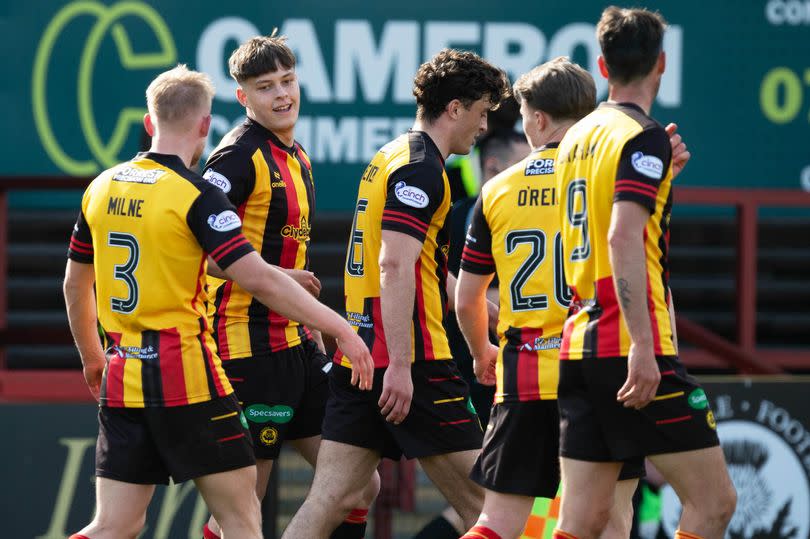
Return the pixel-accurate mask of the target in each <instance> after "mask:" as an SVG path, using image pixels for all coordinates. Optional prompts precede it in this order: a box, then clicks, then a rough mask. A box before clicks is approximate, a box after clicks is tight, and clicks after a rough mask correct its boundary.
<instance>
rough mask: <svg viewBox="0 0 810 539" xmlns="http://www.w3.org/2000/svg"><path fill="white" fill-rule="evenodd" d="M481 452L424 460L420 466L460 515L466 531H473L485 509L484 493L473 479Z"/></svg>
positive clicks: (466, 452) (432, 457)
mask: <svg viewBox="0 0 810 539" xmlns="http://www.w3.org/2000/svg"><path fill="white" fill-rule="evenodd" d="M479 453H480V450H478V449H471V450H467V451H455V452H452V453H444V454H441V455H433V456H430V457H422V458H420V459H419V464H420V465H421V466H422V468H423V469H424V470H425V473H426V474H427V476H428V477H429V478H430V480H431V481H432V482H433V484H434V485H436V487H437V488H438V489H439V491H440V492H441V493H442V494H443V495H444V497H445V499H446V500H447V501H448V502H449V503H450V505H451V506H453V509H455V510H456V512H458V514H459V516H460V517H461V519H462V520H463V521H464V527H465V528H466V529H469V528H471V527H472V526H473V525H474V524H475V522H476V520H477V518H478V515H479V514H480V513H481V508H482V507H483V505H484V489H483V488H482V487H481V486H479V485H477V484H476V483H474V482H473V481H472V480H471V479H470V470H472V467H473V464H475V459H476V458H478V454H479Z"/></svg>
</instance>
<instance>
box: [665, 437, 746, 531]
mask: <svg viewBox="0 0 810 539" xmlns="http://www.w3.org/2000/svg"><path fill="white" fill-rule="evenodd" d="M649 458H650V461H651V462H652V463H653V465H655V467H656V468H658V470H659V471H660V472H661V475H663V476H664V478H665V479H666V480H667V481H668V482H669V483H670V484H671V485H672V488H673V489H675V493H676V494H677V495H678V498H680V500H681V504H682V505H683V513H681V520H680V523H679V529H680V530H682V531H683V532H686V533H687V534H688V535H686V536H685V537H691V536H698V537H702V538H704V539H721V538H722V537H723V536H724V534H725V530H726V527H727V526H728V523H729V521H730V520H731V516H732V515H733V514H734V508H735V505H736V502H737V495H736V492H735V490H734V485H733V484H732V483H731V478H730V477H729V475H728V469H727V468H726V460H725V457H724V456H723V450H722V449H721V448H720V447H719V446H715V447H709V448H706V449H697V450H693V451H684V452H680V453H670V454H662V455H654V456H650V457H649Z"/></svg>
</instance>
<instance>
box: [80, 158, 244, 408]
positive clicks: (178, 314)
mask: <svg viewBox="0 0 810 539" xmlns="http://www.w3.org/2000/svg"><path fill="white" fill-rule="evenodd" d="M208 189H216V188H215V187H213V186H211V185H209V184H208V183H207V182H205V180H203V179H202V178H201V177H199V176H197V175H196V174H194V173H192V172H191V171H189V170H188V169H186V167H185V166H184V164H183V163H182V161H181V160H180V159H179V158H178V157H177V156H169V155H162V154H155V153H145V154H138V156H136V158H135V159H133V160H132V161H129V162H126V163H123V164H121V165H119V166H117V167H114V168H112V169H109V170H107V171H105V172H104V173H102V174H101V175H99V176H98V177H97V178H96V179H95V180H94V181H93V182H92V183H91V184H90V186H89V187H88V189H87V191H86V192H85V195H84V198H83V201H82V214H83V217H84V219H85V220H86V223H87V226H88V227H89V229H90V232H91V234H92V238H93V245H92V250H93V252H94V259H93V263H94V268H95V274H96V295H97V301H98V317H99V322H100V324H101V326H102V328H103V331H104V333H105V336H106V339H107V343H106V344H107V346H115V347H117V349H118V355H119V356H120V357H116V356H113V358H112V361H111V363H110V365H109V367H108V370H107V377H108V378H110V377H120V378H121V380H120V381H121V384H120V386H121V387H120V388H119V389H120V393H117V392H116V391H115V390H113V387H114V386H115V385H116V384H114V383H112V382H113V381H112V380H110V381H109V382H110V383H108V384H105V385H106V387H107V393H106V395H103V397H105V398H106V400H107V401H108V402H107V404H109V405H119V406H121V405H123V406H136V407H137V406H163V405H165V406H172V405H178V404H191V403H193V402H200V401H203V400H208V399H210V398H211V397H212V396H213V395H219V396H223V395H226V394H228V393H230V392H231V389H230V385H229V384H228V381H227V378H225V377H224V374H223V373H222V371H221V367H220V366H219V359H218V358H217V356H216V346H215V345H214V343H213V340H212V338H211V335H210V331H209V330H208V325H207V321H206V305H205V295H204V290H205V276H206V257H207V254H206V253H205V252H204V251H203V248H202V247H201V246H200V243H199V242H198V239H197V238H196V236H195V234H194V232H193V231H192V229H191V225H190V223H191V222H192V221H194V222H196V223H199V222H200V221H202V222H203V223H207V226H208V227H210V228H211V229H212V230H214V231H228V230H233V229H236V228H238V227H239V224H240V221H239V218H238V216H237V215H236V214H235V213H234V212H233V211H231V210H225V211H221V212H219V213H217V214H213V213H212V214H211V215H208V216H207V217H206V216H204V215H201V214H200V212H204V211H205V208H204V207H200V204H199V203H198V200H199V199H200V194H201V192H203V191H205V190H208ZM197 226H199V225H197ZM239 238H241V236H238V237H236V238H234V239H233V241H231V242H230V243H228V244H224V245H222V252H221V253H219V254H224V253H225V251H226V250H228V249H230V248H235V247H238V246H237V245H236V243H238V242H240V241H244V239H239ZM211 255H212V256H213V257H214V258H216V257H217V255H218V253H216V252H212V253H211ZM125 379H126V380H125Z"/></svg>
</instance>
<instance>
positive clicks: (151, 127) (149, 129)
mask: <svg viewBox="0 0 810 539" xmlns="http://www.w3.org/2000/svg"><path fill="white" fill-rule="evenodd" d="M143 128H144V129H145V130H146V134H147V135H149V136H150V137H154V136H155V124H153V123H152V117H151V116H150V115H149V113H148V112H147V113H146V114H144V115H143Z"/></svg>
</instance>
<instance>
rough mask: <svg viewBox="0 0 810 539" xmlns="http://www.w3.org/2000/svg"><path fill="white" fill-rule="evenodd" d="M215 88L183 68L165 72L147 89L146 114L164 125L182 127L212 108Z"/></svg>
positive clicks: (201, 74)
mask: <svg viewBox="0 0 810 539" xmlns="http://www.w3.org/2000/svg"><path fill="white" fill-rule="evenodd" d="M214 93H215V91H214V85H213V84H212V83H211V79H210V78H209V77H208V75H206V74H205V73H200V72H199V71H192V70H190V69H189V68H188V67H186V65H185V64H178V65H177V67H175V68H173V69H170V70H169V71H164V72H163V73H161V74H160V75H158V76H157V78H155V80H153V81H152V82H151V83H150V84H149V87H148V88H147V89H146V106H147V108H148V109H149V114H150V115H152V116H154V117H155V118H156V119H157V121H158V122H159V123H161V124H164V125H169V126H171V125H183V124H185V123H186V122H187V121H188V120H192V119H193V114H194V113H195V112H198V111H201V110H207V109H209V108H210V107H211V101H212V100H213V99H214Z"/></svg>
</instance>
